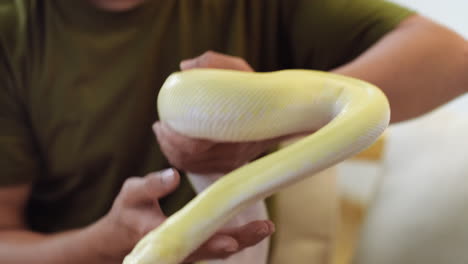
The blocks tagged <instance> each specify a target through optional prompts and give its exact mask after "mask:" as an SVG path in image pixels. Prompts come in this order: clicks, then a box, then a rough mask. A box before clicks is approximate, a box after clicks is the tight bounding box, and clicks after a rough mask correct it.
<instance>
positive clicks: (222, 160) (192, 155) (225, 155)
mask: <svg viewBox="0 0 468 264" xmlns="http://www.w3.org/2000/svg"><path fill="white" fill-rule="evenodd" d="M180 68H181V70H190V69H194V68H216V69H231V70H238V71H253V69H252V67H250V65H249V64H248V63H247V62H246V61H245V60H243V59H242V58H238V57H233V56H228V55H223V54H219V53H216V52H211V51H208V52H206V53H204V54H203V55H201V56H199V57H196V58H194V59H189V60H184V61H182V62H181V63H180ZM153 129H154V132H155V133H156V137H157V140H158V142H159V145H160V147H161V150H162V151H163V153H164V155H165V156H166V157H167V159H168V160H169V162H170V163H171V164H172V165H173V166H174V167H176V168H178V169H181V170H185V171H190V172H194V173H202V174H210V173H226V172H229V171H232V170H234V169H236V168H238V167H240V166H242V165H244V164H245V163H247V162H249V161H251V160H253V159H255V158H256V157H258V156H259V155H260V154H262V153H263V152H265V151H266V150H267V149H268V148H269V147H272V146H273V145H274V144H275V143H277V142H278V141H279V139H272V140H265V141H257V142H247V143H221V142H213V141H209V140H201V139H195V138H190V137H186V136H183V135H181V134H179V133H177V132H176V131H174V130H172V129H171V128H170V127H169V126H168V125H167V124H164V123H161V122H157V123H156V124H154V126H153Z"/></svg>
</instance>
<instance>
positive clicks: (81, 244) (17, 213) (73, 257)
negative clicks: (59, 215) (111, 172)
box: [0, 184, 112, 263]
mask: <svg viewBox="0 0 468 264" xmlns="http://www.w3.org/2000/svg"><path fill="white" fill-rule="evenodd" d="M30 189H31V187H30V185H28V184H25V185H20V186H14V187H7V188H2V189H1V190H0V261H1V262H2V263H3V262H4V263H98V261H99V263H112V262H109V261H108V260H109V259H106V258H105V256H103V255H101V253H100V252H99V248H100V247H102V245H99V244H96V243H99V241H100V239H98V238H99V237H94V234H95V233H96V232H94V231H91V230H92V229H96V228H91V227H90V228H85V229H83V230H80V231H78V230H77V231H69V232H64V233H60V234H57V235H42V234H39V233H34V232H31V231H28V230H27V229H26V224H25V223H24V216H23V212H24V207H25V203H26V200H27V198H28V196H29V192H30ZM97 230H100V228H97ZM96 235H97V234H96ZM90 257H93V258H94V260H95V261H91V259H90Z"/></svg>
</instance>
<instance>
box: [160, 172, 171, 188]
mask: <svg viewBox="0 0 468 264" xmlns="http://www.w3.org/2000/svg"><path fill="white" fill-rule="evenodd" d="M159 177H160V178H161V182H162V184H163V185H170V184H171V183H172V181H173V180H174V170H173V169H166V170H164V171H162V172H161V174H160V175H159Z"/></svg>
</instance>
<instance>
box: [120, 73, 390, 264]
mask: <svg viewBox="0 0 468 264" xmlns="http://www.w3.org/2000/svg"><path fill="white" fill-rule="evenodd" d="M158 111H159V115H160V119H161V120H162V121H164V122H166V123H167V124H169V125H170V126H171V127H172V128H173V129H175V130H176V131H178V132H179V133H182V134H184V135H187V136H191V137H196V138H204V139H210V140H217V141H232V142H238V141H255V140H263V139H268V138H275V137H279V136H284V135H290V134H296V133H300V132H307V131H309V132H310V131H316V132H314V133H311V134H310V135H308V136H307V137H305V138H303V139H301V140H299V141H297V142H295V143H294V144H292V145H290V146H288V147H286V148H284V149H281V150H278V151H276V152H274V153H272V154H269V155H267V156H265V157H263V158H261V159H258V160H256V161H254V162H252V163H250V164H247V165H245V166H243V167H241V168H239V169H237V170H234V171H232V172H231V173H229V174H227V175H225V176H224V177H222V178H221V179H220V180H218V181H216V182H215V183H214V184H212V185H211V186H210V187H208V188H207V189H206V190H205V191H203V192H202V193H201V194H199V195H198V196H197V197H195V198H194V199H193V200H192V201H190V202H189V203H188V204H187V205H186V206H185V207H183V208H182V209H181V210H179V211H178V212H177V213H175V214H174V215H172V216H171V217H169V218H168V219H167V220H166V221H165V222H164V223H163V224H162V225H160V226H159V227H157V228H156V229H154V230H153V231H151V232H150V233H148V234H147V235H146V236H145V237H144V238H143V239H141V240H140V241H139V242H138V244H137V245H136V247H135V248H134V249H133V251H132V252H131V253H130V254H129V255H128V256H127V257H126V258H125V260H124V264H154V263H157V264H179V263H181V262H182V261H183V260H184V259H185V258H186V257H187V256H188V255H190V254H191V252H193V251H194V250H196V249H197V248H198V247H199V246H200V245H201V244H202V243H203V242H205V241H206V240H207V239H208V238H209V237H210V236H212V235H213V234H214V233H215V232H216V231H217V230H218V229H219V228H220V227H222V226H223V225H224V224H225V223H226V222H227V221H229V220H230V218H231V217H233V216H234V215H236V214H237V213H238V212H240V211H241V210H242V209H243V208H245V207H247V206H248V205H250V204H252V203H254V202H256V201H259V200H261V199H264V198H266V197H267V196H269V195H271V194H273V193H275V192H277V191H279V190H280V189H282V188H284V187H286V186H288V185H290V184H292V183H295V182H297V181H300V180H301V179H304V177H307V176H308V175H312V174H314V173H316V172H319V171H321V170H323V169H326V168H328V167H330V166H332V165H334V164H336V163H338V162H340V161H342V160H344V159H346V158H348V157H350V156H352V155H354V154H356V153H358V152H360V151H362V150H363V149H365V148H367V147H368V146H369V145H371V144H372V143H373V142H374V141H375V140H376V139H377V138H378V137H379V136H380V134H381V133H382V132H383V131H384V130H385V128H386V127H387V125H388V123H389V117H390V109H389V104H388V101H387V98H386V97H385V95H384V94H383V93H382V92H381V91H380V89H378V88H377V87H375V86H373V85H371V84H369V83H367V82H363V81H360V80H357V79H353V78H349V77H344V76H341V75H337V74H332V73H326V72H320V71H312V70H283V71H276V72H268V73H251V72H239V71H230V70H215V69H197V70H190V71H185V72H177V73H173V74H172V75H171V76H169V78H168V79H167V80H166V82H165V83H164V85H163V86H162V88H161V90H160V92H159V95H158Z"/></svg>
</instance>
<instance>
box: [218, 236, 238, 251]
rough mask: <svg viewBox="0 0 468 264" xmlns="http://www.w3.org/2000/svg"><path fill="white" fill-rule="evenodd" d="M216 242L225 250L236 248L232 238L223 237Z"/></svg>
mask: <svg viewBox="0 0 468 264" xmlns="http://www.w3.org/2000/svg"><path fill="white" fill-rule="evenodd" d="M218 243H219V244H218V245H219V247H220V248H222V249H223V250H224V251H225V252H235V251H236V250H237V243H236V242H235V241H234V240H233V239H232V238H223V239H221V240H220V241H219V242H218Z"/></svg>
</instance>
